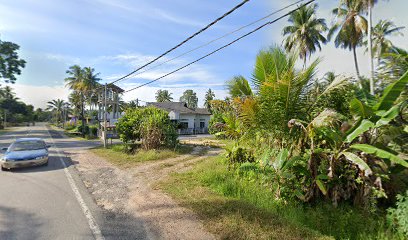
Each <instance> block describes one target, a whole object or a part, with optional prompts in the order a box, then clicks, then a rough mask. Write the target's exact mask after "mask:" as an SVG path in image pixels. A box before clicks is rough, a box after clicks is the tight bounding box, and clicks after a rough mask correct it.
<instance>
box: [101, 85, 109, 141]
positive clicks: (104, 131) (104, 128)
mask: <svg viewBox="0 0 408 240" xmlns="http://www.w3.org/2000/svg"><path fill="white" fill-rule="evenodd" d="M107 92H108V91H107V84H106V83H105V94H104V103H103V105H104V106H103V133H102V136H103V147H104V148H106V113H107V112H106V98H107Z"/></svg>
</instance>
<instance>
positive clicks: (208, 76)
mask: <svg viewBox="0 0 408 240" xmlns="http://www.w3.org/2000/svg"><path fill="white" fill-rule="evenodd" d="M154 58H155V57H153V56H151V55H144V54H140V53H132V54H121V55H117V56H103V57H100V58H99V59H100V60H101V61H107V60H110V61H116V62H117V63H118V64H122V65H123V64H126V65H128V66H129V67H130V70H129V72H130V71H132V70H134V69H137V68H138V67H140V66H142V65H143V64H146V63H147V62H149V61H151V60H153V59H154ZM169 59H170V58H167V57H163V58H162V59H160V60H158V61H157V62H155V63H153V64H152V65H149V66H147V67H146V68H144V69H142V70H140V71H139V72H137V73H135V74H133V75H131V76H129V77H127V78H126V80H127V81H129V80H136V83H135V81H132V82H122V83H121V85H123V86H134V85H138V83H139V84H140V82H145V81H149V80H155V79H157V78H159V77H162V76H164V75H165V74H167V73H169V72H171V71H174V70H176V69H178V68H179V67H181V66H183V65H186V64H187V63H188V61H187V60H185V59H175V60H173V61H171V62H168V63H165V64H163V65H161V64H162V63H163V62H166V61H168V60H169ZM158 65H160V66H158ZM156 66H158V67H156ZM127 73H128V72H124V73H122V74H114V75H110V76H107V77H106V78H105V79H107V80H108V81H112V80H116V79H118V78H120V77H122V76H124V75H125V74H127ZM217 79H218V78H217V77H216V76H215V74H213V73H212V72H211V69H210V68H209V67H208V66H206V65H203V64H194V65H190V66H189V67H188V68H186V69H182V70H180V71H178V72H176V73H174V74H171V75H169V76H167V77H165V78H163V79H162V80H160V81H159V83H162V84H166V83H167V82H172V83H174V82H178V81H183V83H188V84H192V83H196V82H200V83H201V84H212V83H214V81H216V80H217Z"/></svg>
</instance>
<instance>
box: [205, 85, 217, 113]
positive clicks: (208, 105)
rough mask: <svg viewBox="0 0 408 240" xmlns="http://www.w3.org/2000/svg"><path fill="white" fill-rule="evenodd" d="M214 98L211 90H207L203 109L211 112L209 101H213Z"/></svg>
mask: <svg viewBox="0 0 408 240" xmlns="http://www.w3.org/2000/svg"><path fill="white" fill-rule="evenodd" d="M214 98H215V93H214V92H213V91H212V90H211V88H209V89H208V91H207V92H206V93H205V99H204V107H205V108H207V109H208V111H211V101H212V100H214Z"/></svg>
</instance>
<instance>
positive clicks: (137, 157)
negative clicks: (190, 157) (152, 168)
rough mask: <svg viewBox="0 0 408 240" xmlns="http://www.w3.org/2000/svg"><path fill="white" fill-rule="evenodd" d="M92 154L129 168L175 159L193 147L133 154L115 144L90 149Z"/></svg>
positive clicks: (141, 151) (187, 146)
mask: <svg viewBox="0 0 408 240" xmlns="http://www.w3.org/2000/svg"><path fill="white" fill-rule="evenodd" d="M91 151H92V152H93V153H95V154H96V155H99V156H101V157H103V158H105V159H106V160H108V161H109V162H111V163H113V164H115V165H117V166H119V167H131V166H134V165H137V164H139V163H141V162H146V161H155V160H164V159H168V158H175V157H178V156H180V155H183V154H188V153H191V152H192V151H193V146H190V145H180V147H178V148H177V149H176V150H170V149H160V150H143V149H139V150H137V151H136V152H135V153H126V151H125V145H123V144H115V145H112V146H109V148H106V149H105V148H103V147H98V148H94V149H91Z"/></svg>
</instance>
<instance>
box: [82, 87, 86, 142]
mask: <svg viewBox="0 0 408 240" xmlns="http://www.w3.org/2000/svg"><path fill="white" fill-rule="evenodd" d="M81 95H82V96H81V97H82V103H81V115H82V116H81V117H82V137H83V138H85V99H84V94H83V93H81Z"/></svg>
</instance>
